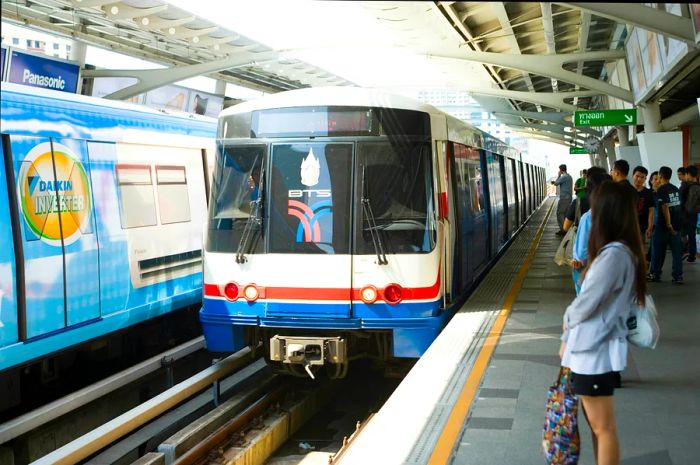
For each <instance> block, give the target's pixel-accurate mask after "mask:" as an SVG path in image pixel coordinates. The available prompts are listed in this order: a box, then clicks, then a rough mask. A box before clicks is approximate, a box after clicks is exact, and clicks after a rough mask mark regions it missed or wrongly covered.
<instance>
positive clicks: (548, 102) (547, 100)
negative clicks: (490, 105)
mask: <svg viewBox="0 0 700 465" xmlns="http://www.w3.org/2000/svg"><path fill="white" fill-rule="evenodd" d="M462 90H464V91H466V92H471V93H472V94H479V95H489V96H491V97H502V98H506V99H512V100H522V101H523V102H530V103H534V104H540V105H545V106H548V107H551V108H556V109H557V110H561V111H576V110H577V108H576V107H575V106H574V105H571V104H569V103H566V102H564V99H566V98H574V97H593V96H594V95H601V94H604V92H596V91H594V90H579V91H574V92H524V91H521V90H505V89H482V88H466V89H462Z"/></svg>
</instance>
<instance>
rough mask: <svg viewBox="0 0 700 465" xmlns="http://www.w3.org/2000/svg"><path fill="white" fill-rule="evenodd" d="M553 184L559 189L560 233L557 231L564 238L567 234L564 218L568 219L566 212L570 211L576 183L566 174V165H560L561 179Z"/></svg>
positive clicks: (558, 217)
mask: <svg viewBox="0 0 700 465" xmlns="http://www.w3.org/2000/svg"><path fill="white" fill-rule="evenodd" d="M552 184H554V185H555V186H557V187H559V204H558V205H557V223H559V231H557V236H563V235H564V234H566V233H565V232H564V218H565V217H566V210H568V208H569V205H571V197H572V195H573V184H574V181H573V179H572V178H571V176H569V173H567V172H566V165H559V177H558V178H557V180H556V181H552Z"/></svg>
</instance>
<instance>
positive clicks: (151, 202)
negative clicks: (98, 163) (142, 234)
mask: <svg viewBox="0 0 700 465" xmlns="http://www.w3.org/2000/svg"><path fill="white" fill-rule="evenodd" d="M114 170H115V172H116V174H117V184H118V185H119V200H120V203H119V213H120V220H121V225H122V228H124V229H129V228H140V227H143V226H154V225H156V224H157V222H156V202H155V197H154V195H153V179H152V176H151V167H150V166H149V165H126V164H125V165H115V167H114Z"/></svg>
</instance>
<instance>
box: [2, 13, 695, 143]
mask: <svg viewBox="0 0 700 465" xmlns="http://www.w3.org/2000/svg"><path fill="white" fill-rule="evenodd" d="M206 3H209V4H216V5H219V6H220V5H222V2H212V1H209V0H199V1H196V2H195V1H193V2H183V1H176V0H173V1H172V2H171V3H168V2H165V1H161V0H123V1H114V0H3V2H2V16H3V19H6V20H11V21H15V22H19V23H24V24H26V25H29V26H33V27H36V28H39V29H43V30H46V31H48V32H54V33H58V34H61V35H66V36H70V37H73V38H75V39H77V40H80V41H84V42H87V43H90V44H93V45H97V46H102V47H106V48H108V49H112V50H114V51H118V52H120V53H124V54H126V55H131V56H135V57H139V58H144V59H148V60H151V61H156V62H159V63H162V64H165V65H168V66H171V67H185V66H187V65H195V64H206V63H209V64H212V63H214V64H219V68H218V69H211V70H210V72H209V73H205V74H208V75H209V76H211V77H215V78H217V79H223V80H226V81H228V82H232V83H235V84H239V85H244V86H246V87H250V88H254V89H258V90H263V91H265V92H277V91H282V90H289V89H296V88H302V87H315V86H324V85H352V84H356V85H360V86H384V87H388V85H387V84H388V83H392V84H393V83H395V84H396V85H397V86H402V85H405V86H410V85H412V83H411V81H410V78H411V77H412V76H411V75H414V76H413V77H414V78H415V79H417V76H418V75H419V74H421V73H419V71H422V70H423V68H430V69H431V70H433V74H432V76H437V78H435V79H436V82H435V87H440V86H442V87H446V88H451V89H456V90H463V91H467V92H469V93H470V94H471V95H472V96H473V97H474V98H475V99H476V100H477V101H478V102H479V104H480V105H481V106H482V107H483V109H484V110H486V111H490V112H493V113H494V114H495V115H496V116H497V117H498V118H499V119H500V120H501V121H502V122H503V123H505V124H507V125H509V126H511V128H513V129H515V130H521V131H523V132H525V133H526V134H530V135H534V136H538V137H542V138H546V139H548V140H553V141H557V142H564V141H567V142H571V140H572V137H571V134H570V131H571V123H570V121H569V120H568V119H567V118H565V116H567V115H568V116H570V112H571V111H573V109H597V108H601V95H614V96H615V97H616V98H618V99H621V100H623V101H626V102H627V103H628V104H629V106H632V102H633V99H632V96H631V92H630V91H629V90H627V89H626V88H624V87H623V86H615V85H612V84H610V83H608V82H606V79H607V77H608V75H607V73H609V70H610V69H611V65H612V64H613V63H616V62H619V61H620V60H624V58H625V52H624V44H625V39H626V36H627V31H628V28H627V24H635V25H638V26H641V27H645V26H646V27H647V28H652V30H655V31H656V32H661V33H665V34H670V35H671V36H674V37H676V38H678V39H679V40H685V41H687V42H690V40H689V37H688V34H687V32H686V29H685V28H686V23H685V22H684V23H682V26H683V27H678V24H681V23H673V18H669V17H670V16H671V15H670V14H668V13H663V14H662V13H654V12H652V11H650V10H652V8H649V7H646V6H644V5H643V4H618V6H619V8H617V10H615V4H607V5H608V6H610V5H612V6H611V7H610V8H612V9H606V8H608V7H603V6H596V5H595V4H581V3H545V2H542V3H540V2H451V1H448V2H383V1H380V2H313V3H314V8H315V9H316V10H318V9H319V8H326V9H329V11H330V8H331V7H329V4H330V5H331V6H332V7H333V8H334V9H335V11H336V12H337V13H336V14H335V16H334V17H328V18H325V20H326V21H327V22H330V23H331V27H334V28H336V29H337V30H338V31H339V33H344V34H345V35H347V36H349V37H347V38H346V40H347V41H348V42H347V43H346V44H344V45H343V44H339V43H338V42H334V41H332V40H329V41H328V43H327V44H324V40H325V37H315V38H314V37H312V36H311V35H309V37H310V38H309V39H308V40H309V41H312V42H310V43H306V44H304V43H300V42H299V41H298V40H291V42H293V47H295V48H297V50H296V53H295V50H290V49H289V47H288V46H286V45H285V44H286V43H288V42H290V41H280V42H277V43H273V42H271V41H269V40H268V41H266V43H263V41H262V40H261V39H259V38H257V39H253V38H252V37H253V36H254V35H255V30H254V29H250V30H251V31H252V32H251V33H248V35H245V33H246V31H244V30H246V27H245V23H240V22H239V23H238V24H239V26H238V27H237V29H238V30H234V29H233V28H232V27H231V26H227V24H230V21H228V20H229V19H231V18H229V17H227V16H222V15H228V16H236V17H238V16H242V15H243V13H244V12H243V11H242V8H243V7H242V5H243V4H245V3H246V2H230V3H229V2H226V3H225V5H226V8H225V9H219V10H220V11H219V14H218V15H217V14H216V11H217V10H216V9H214V11H215V13H214V14H213V15H212V14H210V15H205V14H201V13H197V11H198V10H199V9H200V8H199V7H200V6H202V5H204V4H206ZM350 3H354V4H355V5H353V6H354V7H355V8H357V7H361V8H362V9H363V11H364V13H365V14H366V15H368V16H370V17H372V18H373V19H374V20H375V22H376V23H378V24H379V25H381V26H382V27H383V28H385V29H386V30H387V31H388V33H387V35H386V36H383V37H382V39H375V40H374V42H372V41H371V40H365V41H362V38H363V37H364V38H365V39H368V38H369V37H370V35H369V32H370V31H368V30H366V26H355V29H354V30H353V29H352V25H350V26H351V27H350V29H343V26H348V25H347V24H345V23H347V22H348V21H351V20H352V19H351V18H350V17H349V16H347V14H346V13H344V11H347V10H343V8H348V4H350ZM174 4H177V5H181V7H178V6H175V5H174ZM255 4H256V7H257V8H262V9H263V10H269V11H259V10H258V11H257V13H256V14H257V15H259V16H262V17H263V19H264V21H265V23H264V24H265V28H268V24H269V29H279V28H288V30H287V31H288V32H287V34H288V36H287V37H288V38H289V39H292V37H293V36H294V39H296V35H297V34H296V33H295V31H296V32H298V31H299V30H300V29H301V28H304V27H307V25H306V23H305V22H304V20H303V19H304V18H303V17H304V15H306V14H307V13H306V12H307V11H309V10H304V8H303V7H304V5H306V6H307V7H308V2H271V1H266V2H255ZM190 5H191V6H190ZM600 5H602V4H600ZM284 8H286V10H285V9H284ZM186 9H187V10H190V11H186ZM239 9H240V13H241V15H239V14H238V12H239ZM231 11H233V12H236V14H235V15H231V14H230V12H231ZM295 14H296V15H295ZM330 14H332V13H330ZM659 14H661V15H662V16H658V15H659ZM289 15H295V16H293V17H289ZM681 19H685V18H678V20H679V21H680V20H681ZM667 21H668V24H666V22H667ZM687 21H690V20H689V19H687ZM656 23H659V24H660V25H659V26H658V27H657V25H656ZM241 24H243V25H241ZM295 28H296V29H295ZM347 30H350V31H354V33H348V32H343V31H347ZM691 30H692V27H691ZM314 40H315V43H314V42H313V41H314ZM379 40H386V41H387V43H378V41H379ZM353 41H354V42H357V43H362V47H364V48H363V49H362V50H363V52H364V55H362V56H366V57H368V59H369V57H373V59H374V62H373V63H375V66H376V69H374V72H375V74H377V75H379V74H381V75H382V80H381V81H376V82H372V81H371V80H365V79H363V78H361V77H358V75H357V74H356V73H351V72H349V71H348V69H349V68H348V66H347V63H345V67H342V66H339V65H338V66H335V65H332V64H329V63H331V62H330V61H328V59H327V58H328V57H329V56H331V55H333V56H335V57H336V58H338V56H341V57H342V55H343V54H344V53H346V52H347V50H346V49H343V47H345V48H347V47H349V45H348V44H350V43H352V42H353ZM336 46H337V48H334V47H336ZM693 47H694V44H693ZM285 48H286V50H285ZM301 49H305V50H301ZM379 49H386V50H394V51H395V52H396V53H395V55H397V56H398V57H404V58H405V59H406V60H407V61H410V63H411V64H412V66H413V70H414V72H412V71H411V70H408V71H407V70H406V66H403V67H401V66H394V68H396V72H395V74H392V71H391V65H388V69H389V70H388V71H387V68H386V67H385V68H381V65H382V61H385V62H386V61H388V60H389V58H385V59H382V58H379V57H378V56H377V53H378V50H379ZM694 53H695V54H696V56H695V58H694V59H693V60H692V61H690V62H689V64H688V66H686V67H685V68H684V71H683V72H682V73H678V74H679V75H678V76H676V77H674V78H673V83H672V85H671V84H669V85H666V86H665V88H663V89H660V91H659V92H658V93H657V94H656V95H655V99H656V100H657V101H659V102H660V103H661V117H662V118H667V117H669V116H671V115H673V114H675V113H677V112H679V111H681V110H684V109H687V108H688V107H689V106H690V105H693V104H695V98H696V97H697V95H696V94H697V85H698V82H700V57H698V56H697V55H698V49H697V48H694ZM362 56H358V55H352V56H351V57H352V58H351V59H352V60H361V59H362ZM385 56H386V57H390V56H391V54H387V55H385ZM408 57H412V58H411V60H412V61H411V60H409V58H408ZM227 60H231V63H233V66H230V67H228V68H227V67H226V65H227V63H228V62H227ZM336 61H338V60H336ZM346 61H348V60H346ZM221 63H223V64H221ZM383 64H384V65H387V63H383ZM355 67H357V66H355ZM380 68H381V72H380V71H379V69H380ZM407 75H408V76H407ZM425 79H426V78H425V77H423V81H422V82H420V84H421V85H423V86H426V82H425ZM427 79H431V78H427ZM626 79H627V78H626V77H625V80H626ZM437 81H439V82H437ZM377 82H379V84H377ZM413 84H414V85H415V83H413ZM586 133H588V134H593V135H598V136H600V134H599V133H597V131H596V130H595V129H586V130H583V134H581V133H579V135H578V139H579V141H580V140H581V138H583V137H585V135H586Z"/></svg>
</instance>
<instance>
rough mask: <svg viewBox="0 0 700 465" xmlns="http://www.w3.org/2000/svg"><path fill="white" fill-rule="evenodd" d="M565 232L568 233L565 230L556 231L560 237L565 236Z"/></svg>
mask: <svg viewBox="0 0 700 465" xmlns="http://www.w3.org/2000/svg"><path fill="white" fill-rule="evenodd" d="M565 234H566V233H565V232H564V231H557V232H555V233H554V235H555V236H559V237H562V236H564V235H565Z"/></svg>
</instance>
